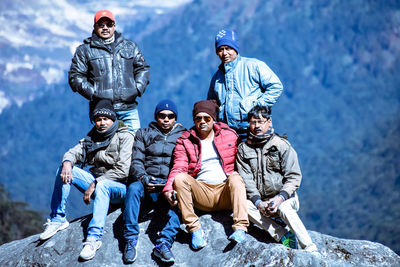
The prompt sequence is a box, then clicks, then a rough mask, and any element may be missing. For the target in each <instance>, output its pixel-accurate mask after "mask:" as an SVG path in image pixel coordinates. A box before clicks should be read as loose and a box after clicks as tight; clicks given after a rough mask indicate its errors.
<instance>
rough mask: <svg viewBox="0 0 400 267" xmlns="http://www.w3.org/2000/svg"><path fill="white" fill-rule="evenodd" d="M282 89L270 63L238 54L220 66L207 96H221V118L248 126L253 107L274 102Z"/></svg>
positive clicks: (238, 127)
mask: <svg viewBox="0 0 400 267" xmlns="http://www.w3.org/2000/svg"><path fill="white" fill-rule="evenodd" d="M282 90H283V86H282V83H281V81H280V80H279V78H278V76H276V74H275V73H274V72H273V71H272V70H271V69H270V68H269V67H268V66H267V64H265V63H264V62H262V61H260V60H258V59H255V58H246V57H241V56H240V55H238V56H237V58H236V59H235V60H233V61H231V62H228V63H225V64H221V65H220V66H219V69H218V71H217V72H216V73H215V74H214V76H213V78H212V80H211V83H210V88H209V91H208V96H207V99H215V100H217V103H218V105H219V106H220V111H219V116H218V119H219V120H220V121H222V122H225V123H227V124H228V125H229V127H231V128H233V129H235V130H246V129H247V127H248V126H249V123H248V122H247V113H248V112H249V111H250V109H251V108H252V107H254V106H255V105H257V104H260V105H263V106H272V105H274V104H275V102H276V101H277V100H278V98H279V96H280V95H281V93H282Z"/></svg>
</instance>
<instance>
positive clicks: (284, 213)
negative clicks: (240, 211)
mask: <svg viewBox="0 0 400 267" xmlns="http://www.w3.org/2000/svg"><path fill="white" fill-rule="evenodd" d="M298 210H299V199H298V197H297V194H295V196H294V197H291V198H289V199H287V200H285V201H284V202H282V204H281V205H280V206H279V208H278V215H279V217H280V218H281V219H282V220H283V221H284V222H285V223H286V224H287V225H288V226H289V228H290V229H291V230H292V231H293V233H294V234H295V235H296V237H297V240H298V241H299V245H300V247H301V248H303V249H304V248H305V247H306V246H308V245H311V244H313V242H312V240H311V237H310V235H309V234H308V232H307V230H306V228H305V226H304V224H303V222H302V221H301V219H300V217H299V215H298V214H297V211H298ZM247 211H248V213H249V219H250V221H251V222H253V223H254V224H256V225H258V226H260V227H261V228H263V229H264V230H265V231H267V232H268V233H269V234H270V235H271V236H272V237H273V238H274V239H275V240H276V241H278V242H279V241H280V240H281V238H282V236H283V235H284V234H285V233H286V232H287V231H286V230H285V228H284V227H282V226H281V225H279V224H277V223H276V222H275V221H274V220H272V219H271V218H270V217H268V216H265V215H262V214H261V213H260V211H259V210H258V209H257V207H256V206H254V204H253V202H251V201H250V200H247Z"/></svg>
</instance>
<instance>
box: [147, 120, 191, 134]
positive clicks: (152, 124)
mask: <svg viewBox="0 0 400 267" xmlns="http://www.w3.org/2000/svg"><path fill="white" fill-rule="evenodd" d="M149 128H150V129H153V130H156V131H159V132H160V133H161V134H164V135H169V134H173V133H175V132H179V131H184V130H185V128H184V127H183V126H182V124H180V123H179V122H175V124H174V126H173V127H172V129H171V131H169V132H168V133H164V132H163V131H161V129H160V127H159V126H158V124H157V122H155V121H152V122H150V123H149Z"/></svg>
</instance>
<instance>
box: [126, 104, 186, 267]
mask: <svg viewBox="0 0 400 267" xmlns="http://www.w3.org/2000/svg"><path fill="white" fill-rule="evenodd" d="M177 115H178V109H177V107H176V105H175V104H174V102H172V101H170V100H163V101H161V102H160V103H158V105H157V106H156V109H155V111H154V117H155V121H154V122H151V123H150V124H149V126H148V127H147V128H144V129H139V130H138V131H137V132H136V136H135V143H134V145H133V148H132V163H131V169H130V175H129V176H130V177H129V179H130V180H131V182H132V183H131V184H130V185H129V187H128V192H127V194H126V199H125V210H124V222H125V226H124V237H125V241H126V245H125V249H124V261H125V263H132V262H134V261H135V259H136V255H137V249H136V248H137V244H138V237H139V232H140V231H139V230H140V229H139V223H138V218H139V211H140V207H141V203H146V204H150V207H153V208H154V214H155V216H156V217H155V218H156V220H157V222H158V223H160V222H162V223H161V224H162V225H165V226H164V228H163V229H162V230H161V231H160V233H159V235H158V239H157V240H156V246H155V248H154V250H153V252H154V255H155V256H156V257H158V258H159V259H161V260H162V261H164V262H169V263H172V262H174V261H175V258H174V255H173V254H172V251H171V246H172V243H173V242H174V240H175V236H176V235H177V234H178V232H179V229H180V219H179V216H178V208H177V207H176V206H175V207H173V208H171V206H170V205H169V203H168V201H167V200H166V199H165V198H164V196H163V194H162V193H161V191H162V189H163V188H164V184H165V182H166V181H167V177H168V174H169V169H170V165H171V163H170V162H171V156H172V151H173V150H174V148H175V144H176V140H177V139H178V137H179V136H180V135H181V134H182V133H183V132H184V131H186V129H185V128H184V127H183V126H182V125H181V124H180V123H176V119H177Z"/></svg>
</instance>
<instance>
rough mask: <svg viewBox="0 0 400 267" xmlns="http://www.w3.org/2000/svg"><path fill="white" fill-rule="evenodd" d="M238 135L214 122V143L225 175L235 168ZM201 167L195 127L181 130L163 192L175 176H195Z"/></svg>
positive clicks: (199, 144) (221, 124) (168, 189)
mask: <svg viewBox="0 0 400 267" xmlns="http://www.w3.org/2000/svg"><path fill="white" fill-rule="evenodd" d="M237 142H238V135H237V134H236V132H235V131H234V130H233V129H231V128H229V126H228V125H226V124H225V123H222V122H217V123H214V144H215V147H216V148H217V153H218V156H219V159H220V161H221V165H222V169H223V170H224V172H225V174H226V176H229V175H231V174H232V173H233V171H234V170H235V155H236V151H237ZM200 169H201V143H200V139H199V137H198V136H197V132H196V131H195V128H194V127H193V128H191V129H190V130H189V131H186V132H183V133H182V135H181V136H180V137H179V138H178V140H177V141H176V146H175V150H174V164H173V167H172V170H171V171H170V173H169V176H168V180H167V183H166V184H165V187H164V189H163V192H166V191H171V190H173V187H172V184H173V183H174V179H175V176H176V175H177V174H179V173H187V174H189V175H190V176H192V177H195V176H196V175H197V174H198V173H199V172H200Z"/></svg>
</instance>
